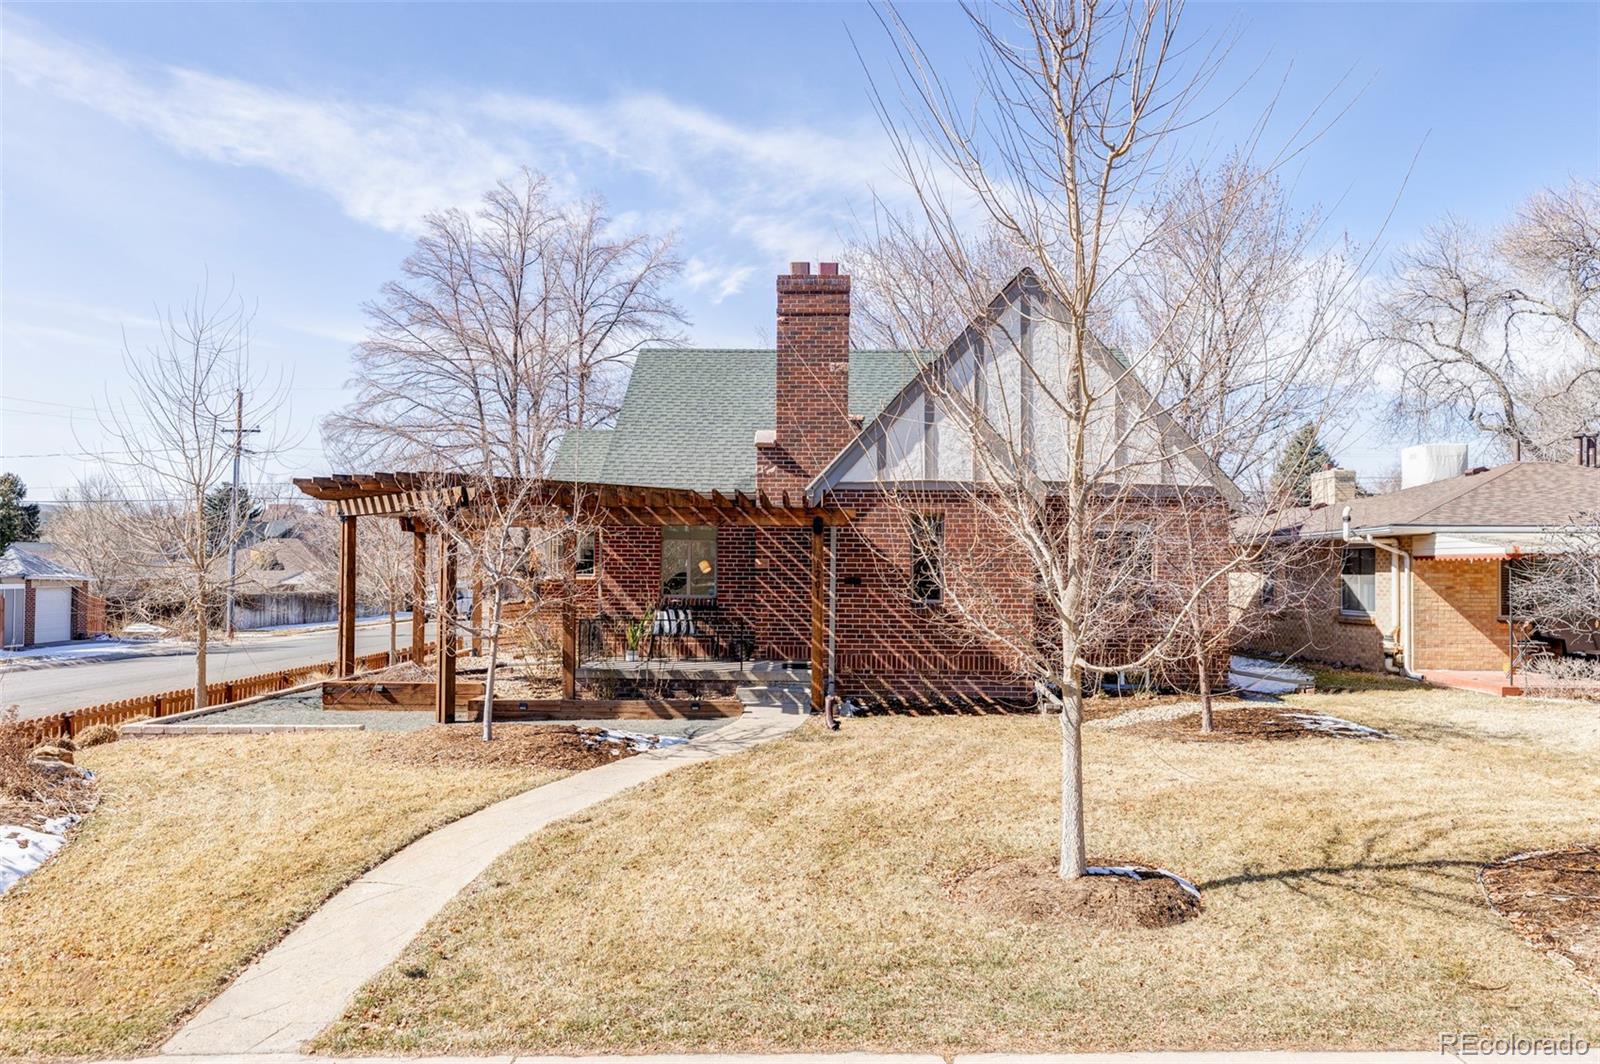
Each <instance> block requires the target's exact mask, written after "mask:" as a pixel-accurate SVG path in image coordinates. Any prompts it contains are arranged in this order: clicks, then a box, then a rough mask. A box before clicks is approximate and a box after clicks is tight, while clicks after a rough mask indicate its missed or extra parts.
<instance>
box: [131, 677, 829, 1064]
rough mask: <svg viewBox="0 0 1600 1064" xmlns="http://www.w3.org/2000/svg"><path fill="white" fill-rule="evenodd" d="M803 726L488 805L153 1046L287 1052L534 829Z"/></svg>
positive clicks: (726, 733)
mask: <svg viewBox="0 0 1600 1064" xmlns="http://www.w3.org/2000/svg"><path fill="white" fill-rule="evenodd" d="M805 719H806V718H805V716H804V715H802V714H798V713H783V712H780V711H779V710H777V709H774V708H772V707H768V706H761V707H755V708H753V709H752V710H751V711H748V712H746V713H745V715H744V716H742V717H740V718H739V719H738V720H735V721H733V722H732V723H730V724H727V725H725V726H724V727H721V728H718V729H717V730H715V731H713V732H710V733H708V734H706V735H703V736H700V737H699V738H697V739H694V740H692V741H690V742H688V743H685V744H683V745H681V746H672V747H668V748H666V749H664V750H653V751H650V752H648V753H643V754H638V755H636V756H634V757H630V758H626V759H625V760H622V761H618V762H614V763H612V764H609V765H603V766H601V767H600V768H595V769H590V770H588V771H587V772H579V773H577V774H575V775H572V776H568V777H567V778H566V779H563V780H558V781H556V782H555V783H550V784H546V785H545V786H543V787H536V788H534V789H533V790H531V791H527V792H524V793H523V794H519V795H516V796H515V797H512V798H507V799H506V800H505V801H502V802H497V803H496V804H494V805H491V806H489V807H488V808H486V809H481V810H479V811H478V812H476V813H473V814H472V815H471V816H468V817H464V818H462V819H461V820H457V821H455V822H454V823H452V824H447V825H445V826H444V827H442V828H440V829H439V830H438V831H435V832H433V833H432V834H430V835H426V836H424V837H423V838H421V839H418V840H417V841H416V842H414V843H412V844H411V845H410V846H407V847H406V848H405V849H403V850H401V851H400V852H399V853H397V854H395V855H394V856H393V857H391V858H389V859H388V860H387V861H385V862H383V863H382V864H381V865H379V866H378V867H377V868H374V869H373V870H372V871H370V872H368V873H367V874H366V875H364V876H362V877H361V878H360V879H358V880H356V881H355V882H354V883H352V884H350V886H348V887H346V888H345V889H344V890H342V891H340V892H339V893H338V894H336V895H334V896H333V898H331V899H330V900H329V901H328V903H327V904H326V905H324V906H323V907H322V908H321V909H318V910H317V911H316V912H315V913H313V914H312V915H311V917H310V918H309V919H307V920H306V922H305V923H303V924H301V925H300V926H299V927H298V928H296V929H295V930H294V931H293V932H291V933H290V934H289V936H288V937H287V938H285V939H284V940H283V941H282V942H281V943H279V944H278V945H277V946H276V947H275V948H273V949H272V950H270V951H268V952H267V953H266V954H265V955H264V956H262V957H261V958H260V959H259V960H257V961H256V962H255V964H253V965H251V966H250V967H249V968H248V969H246V970H245V972H244V973H243V974H242V975H240V976H239V978H238V979H237V980H235V981H234V983H233V985H232V986H230V987H228V989H226V990H224V991H223V992H222V994H221V996H219V997H218V998H216V999H215V1000H214V1001H212V1002H211V1003H210V1004H209V1005H207V1006H206V1007H205V1008H204V1009H202V1010H201V1012H200V1014H199V1015H198V1016H196V1017H195V1018H194V1019H192V1020H190V1021H189V1023H188V1024H186V1025H185V1026H184V1027H182V1028H181V1029H180V1030H179V1031H178V1033H177V1034H175V1035H173V1037H172V1038H171V1040H170V1041H168V1042H167V1044H166V1045H165V1046H163V1047H162V1050H161V1051H162V1052H163V1053H167V1054H183V1055H185V1056H193V1055H223V1056H224V1057H226V1058H227V1059H236V1058H237V1055H238V1054H252V1055H254V1054H267V1053H293V1052H294V1051H296V1050H298V1049H299V1048H300V1046H301V1045H302V1044H303V1043H305V1042H306V1041H308V1040H309V1039H311V1038H312V1037H314V1036H315V1035H316V1034H317V1033H319V1032H320V1031H321V1030H322V1029H323V1028H325V1027H327V1026H328V1025H329V1024H331V1023H333V1021H334V1020H337V1019H338V1018H339V1017H340V1015H342V1014H343V1013H344V1010H345V1008H346V1007H347V1006H348V1005H349V1003H350V1001H351V999H352V998H353V997H354V996H355V993H356V991H357V990H359V989H360V988H361V986H362V984H364V983H366V982H367V980H369V979H371V978H372V977H373V976H375V975H377V974H378V973H379V972H380V971H382V970H383V969H384V968H385V967H386V966H388V965H389V964H390V963H391V962H392V961H394V959H395V958H396V957H398V956H399V955H400V951H401V950H402V949H404V948H405V946H406V944H407V943H408V942H410V941H411V940H412V939H413V938H415V937H416V935H417V933H418V932H420V931H421V930H422V928H423V926H424V925H426V924H427V922H428V921H429V920H430V919H432V918H433V916H434V914H435V913H437V912H438V911H439V910H440V909H442V908H444V906H445V904H446V903H447V902H449V901H450V900H451V899H452V898H454V897H455V896H456V895H457V894H458V893H460V892H461V890H462V889H463V888H465V887H466V886H467V884H469V883H471V882H472V881H473V880H474V879H476V878H477V876H478V875H479V873H481V872H482V871H483V870H484V869H485V868H487V867H488V866H489V864H490V863H491V862H492V861H494V859H495V858H497V857H499V856H500V855H501V854H502V853H504V852H505V851H507V850H509V849H510V848H511V847H513V846H515V845H516V844H517V843H519V842H521V841H522V840H523V839H525V838H527V837H528V836H529V835H532V834H533V833H534V832H536V831H538V830H539V829H540V828H542V827H545V826H546V825H548V824H551V823H553V822H555V821H557V820H561V819H563V818H565V817H568V816H571V815H573V814H574V813H577V812H580V811H582V810H584V809H587V808H589V807H590V806H592V805H594V804H596V803H597V802H601V801H604V800H605V799H607V798H610V797H611V796H612V795H615V794H617V793H619V792H621V791H624V790H626V789H628V788H630V787H634V786H637V785H638V784H641V783H645V782H647V781H649V780H652V779H655V778H656V777H658V776H662V775H665V774H666V773H668V772H670V771H672V770H673V769H674V768H678V767H680V766H682V765H687V764H694V763H696V762H700V761H709V760H711V759H713V758H719V757H726V756H727V755H729V754H736V753H739V752H741V751H744V750H748V749H750V748H751V747H754V746H757V745H759V744H761V743H764V742H768V741H770V740H772V739H776V738H778V737H780V736H782V735H785V734H787V733H788V732H790V731H792V730H793V729H795V728H796V727H798V726H799V725H800V724H801V723H802V722H803V721H804V720H805Z"/></svg>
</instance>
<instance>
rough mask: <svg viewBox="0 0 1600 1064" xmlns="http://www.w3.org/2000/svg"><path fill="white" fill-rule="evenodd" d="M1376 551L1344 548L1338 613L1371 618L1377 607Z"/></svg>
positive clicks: (1367, 548) (1362, 548)
mask: <svg viewBox="0 0 1600 1064" xmlns="http://www.w3.org/2000/svg"><path fill="white" fill-rule="evenodd" d="M1377 555H1378V552H1377V549H1376V548H1373V547H1346V548H1345V549H1344V564H1343V566H1342V567H1341V571H1340V582H1341V584H1342V587H1341V589H1340V594H1339V611H1340V612H1341V613H1349V614H1354V615H1356V616H1359V617H1371V616H1372V612H1373V610H1375V609H1376V608H1377V605H1378V582H1377Z"/></svg>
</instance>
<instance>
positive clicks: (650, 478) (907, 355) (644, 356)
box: [550, 348, 929, 492]
mask: <svg viewBox="0 0 1600 1064" xmlns="http://www.w3.org/2000/svg"><path fill="white" fill-rule="evenodd" d="M928 357H929V356H928V354H927V353H923V352H913V351H852V352H850V414H851V416H852V417H859V418H862V419H864V420H866V421H871V420H872V419H873V418H874V417H876V416H877V415H878V414H879V413H880V412H881V411H882V410H883V408H884V406H885V405H887V404H888V402H889V400H891V399H893V398H894V397H895V396H896V395H897V394H899V392H900V390H901V389H902V388H904V387H905V386H906V384H907V383H908V382H909V381H910V380H911V378H912V377H913V376H914V375H915V374H916V371H917V368H918V367H919V366H920V365H921V364H922V363H923V362H925V361H926V360H927V358H928ZM777 373H778V371H777V353H776V352H774V351H763V350H751V349H716V348H650V349H647V350H644V351H641V352H639V356H638V358H637V360H635V362H634V365H633V375H632V377H631V378H630V379H629V381H628V393H627V395H626V397H625V398H624V399H623V403H622V410H621V412H620V413H619V414H618V415H617V423H616V427H615V428H611V429H583V430H574V431H573V432H569V433H568V434H567V436H566V438H565V439H563V440H562V441H561V446H560V447H559V448H558V449H557V451H556V457H555V460H554V461H553V462H552V463H551V471H550V475H551V476H552V477H557V478H560V479H564V480H585V481H589V482H592V483H599V484H633V485H638V486H641V487H658V488H688V489H692V490H695V491H712V490H717V491H724V492H731V491H754V490H755V487H756V448H755V434H756V433H757V432H759V431H761V430H763V429H771V428H773V427H774V426H775V424H776V414H775V409H774V405H775V402H776V400H775V396H776V394H777Z"/></svg>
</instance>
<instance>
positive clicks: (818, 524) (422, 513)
mask: <svg viewBox="0 0 1600 1064" xmlns="http://www.w3.org/2000/svg"><path fill="white" fill-rule="evenodd" d="M294 483H295V486H296V487H297V488H299V489H300V490H301V491H302V492H304V493H305V494H306V495H309V496H310V497H311V498H313V499H318V500H320V501H322V502H326V503H328V504H330V506H331V507H332V508H333V510H334V513H335V514H336V515H337V516H338V519H339V617H338V653H337V655H336V658H337V663H338V673H339V676H340V678H348V677H349V676H351V675H353V674H354V673H355V659H356V522H357V521H358V520H359V519H361V518H364V517H365V518H387V519H391V520H398V521H399V522H400V523H401V525H402V527H403V528H405V529H406V530H407V531H409V532H411V534H412V535H413V537H414V539H413V541H412V543H413V545H412V555H411V556H412V599H413V609H412V611H411V660H412V661H414V662H416V663H417V664H418V665H421V664H423V663H424V652H425V633H426V628H427V617H426V611H425V609H423V608H422V604H423V603H424V602H425V601H426V599H427V557H428V536H429V535H430V534H435V535H436V538H437V539H438V540H439V555H440V556H439V586H438V605H437V609H436V616H435V618H434V619H435V621H436V626H437V627H436V631H437V641H438V653H437V654H436V656H435V657H436V670H437V671H436V675H437V682H436V687H435V694H434V707H435V714H436V717H437V719H438V720H439V722H440V723H450V722H451V721H452V720H453V719H454V715H455V698H456V650H457V646H456V643H457V640H456V639H455V638H453V637H452V636H453V633H454V632H455V630H456V628H457V625H458V622H459V618H458V617H457V615H456V595H455V592H456V559H455V551H454V548H453V546H452V544H451V541H450V537H448V536H445V535H440V534H437V530H436V529H434V528H433V527H432V525H431V523H430V520H429V514H430V513H434V512H437V511H438V510H439V509H440V508H441V507H449V508H452V509H462V510H468V511H470V510H471V509H472V508H474V507H478V508H480V509H481V508H484V504H485V502H486V501H487V496H486V493H491V492H504V493H507V497H510V493H512V492H516V493H518V497H520V498H523V499H525V500H526V499H530V498H531V499H532V500H533V503H532V504H533V505H534V506H536V507H538V508H540V509H543V510H545V511H546V512H549V511H558V512H561V513H563V514H566V515H568V516H569V517H571V518H572V519H573V520H574V521H575V522H583V523H587V524H589V525H591V526H593V527H600V528H604V527H605V526H608V525H611V526H616V525H634V526H654V527H660V526H663V525H744V526H749V527H755V528H791V529H809V530H810V532H811V574H810V575H811V595H810V600H811V603H810V604H811V640H810V644H811V647H810V649H811V706H812V709H813V710H814V711H817V712H821V710H822V708H823V702H824V700H825V699H826V697H827V694H828V691H829V686H830V683H829V682H830V680H831V679H832V677H831V676H830V675H829V674H828V673H829V667H830V665H831V662H830V660H829V653H828V645H829V639H828V635H829V633H828V622H829V609H828V594H829V590H830V588H829V583H830V581H829V580H828V572H829V565H828V560H829V541H830V539H831V538H832V537H831V536H830V535H829V532H830V530H833V529H836V528H837V527H838V526H840V525H844V524H847V523H848V522H849V521H850V517H851V515H850V513H849V511H847V510H842V509H839V508H837V507H831V506H818V505H815V504H813V503H810V502H807V501H806V500H805V499H804V498H791V497H790V496H789V495H788V494H787V493H785V494H781V495H779V496H778V497H777V498H772V497H770V496H768V495H767V494H765V493H763V492H756V493H753V494H748V493H745V492H742V491H738V492H734V493H733V494H731V495H728V494H724V493H722V492H720V491H710V492H702V491H690V490H687V489H681V488H646V487H629V486H624V485H616V484H590V483H583V482H578V481H566V480H544V479H541V480H536V481H531V482H530V481H518V480H513V479H512V478H509V477H502V478H495V479H493V480H491V479H489V478H485V477H473V476H466V475H461V474H451V473H443V474H441V473H404V472H398V473H339V474H334V475H331V476H325V477H306V478H300V479H297V480H295V482H294ZM577 669H578V616H577V607H576V605H575V604H574V603H572V602H571V601H570V599H569V600H568V601H566V602H565V604H564V606H563V609H562V624H561V690H562V697H564V698H567V699H572V698H575V697H576V696H577Z"/></svg>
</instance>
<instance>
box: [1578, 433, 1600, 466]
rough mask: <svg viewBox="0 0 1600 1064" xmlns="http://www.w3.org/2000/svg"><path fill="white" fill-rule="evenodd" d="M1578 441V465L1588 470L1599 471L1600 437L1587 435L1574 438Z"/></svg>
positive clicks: (1593, 434) (1591, 434)
mask: <svg viewBox="0 0 1600 1064" xmlns="http://www.w3.org/2000/svg"><path fill="white" fill-rule="evenodd" d="M1573 439H1575V440H1577V441H1578V464H1579V465H1581V466H1587V467H1588V468H1590V469H1600V435H1596V434H1595V433H1592V432H1591V433H1587V434H1582V435H1578V436H1574V437H1573Z"/></svg>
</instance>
